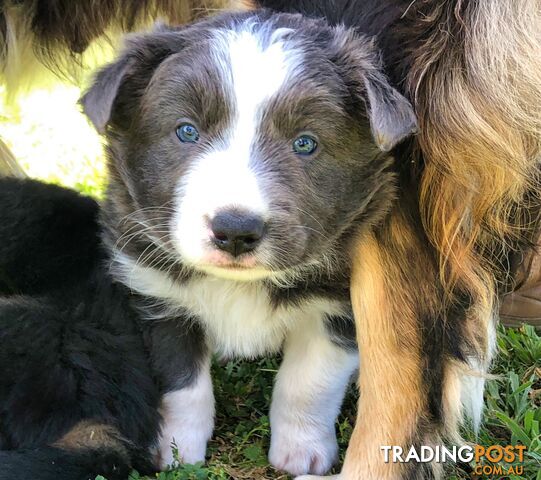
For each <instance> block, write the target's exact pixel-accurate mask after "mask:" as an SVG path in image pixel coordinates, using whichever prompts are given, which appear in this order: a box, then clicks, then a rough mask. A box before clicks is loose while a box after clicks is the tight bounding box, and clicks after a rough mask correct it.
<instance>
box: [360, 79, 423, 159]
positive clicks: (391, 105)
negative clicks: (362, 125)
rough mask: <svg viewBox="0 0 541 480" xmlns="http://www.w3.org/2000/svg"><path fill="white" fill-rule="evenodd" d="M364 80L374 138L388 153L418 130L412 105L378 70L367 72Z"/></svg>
mask: <svg viewBox="0 0 541 480" xmlns="http://www.w3.org/2000/svg"><path fill="white" fill-rule="evenodd" d="M364 83H365V88H366V97H367V103H368V105H367V108H368V118H369V120H370V128H371V130H372V135H373V137H374V141H375V142H376V145H377V146H378V147H379V148H380V149H381V150H382V151H384V152H388V151H390V150H392V149H393V147H394V146H395V145H397V144H398V143H400V142H401V141H402V140H404V139H405V138H407V137H409V136H410V135H412V134H414V133H415V132H417V120H416V118H415V113H414V112H413V107H412V106H411V104H410V102H408V100H406V98H405V97H404V96H403V95H401V94H400V93H399V92H398V91H397V90H396V89H394V88H393V87H391V85H389V83H388V81H387V79H386V78H385V76H384V75H383V74H379V72H377V73H376V72H373V73H372V74H368V75H366V77H365V80H364Z"/></svg>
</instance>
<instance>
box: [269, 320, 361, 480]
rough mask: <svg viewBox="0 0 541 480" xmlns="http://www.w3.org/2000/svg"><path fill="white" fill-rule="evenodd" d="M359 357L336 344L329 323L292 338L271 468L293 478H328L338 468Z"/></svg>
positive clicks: (279, 390)
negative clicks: (339, 420)
mask: <svg viewBox="0 0 541 480" xmlns="http://www.w3.org/2000/svg"><path fill="white" fill-rule="evenodd" d="M358 361H359V359H358V353H357V351H356V350H355V349H349V350H348V349H346V348H343V347H342V346H340V345H339V344H338V343H334V342H333V341H332V340H331V337H330V335H329V333H328V332H327V329H326V326H325V324H324V321H323V320H319V321H318V320H317V319H314V318H310V319H307V320H306V321H302V322H300V323H299V324H298V325H297V327H296V328H295V329H294V330H293V331H292V332H291V333H290V334H289V336H288V338H287V340H286V344H285V348H284V360H283V362H282V365H281V367H280V370H279V372H278V375H277V379H276V385H275V387H274V392H273V398H272V406H271V412H270V422H271V430H272V436H271V448H270V453H269V460H270V463H271V464H272V465H273V466H274V467H276V468H278V469H280V470H285V471H287V472H289V473H291V474H293V475H300V474H304V473H316V474H323V473H326V472H327V471H328V470H329V469H330V468H331V467H332V465H333V464H334V463H335V462H336V460H337V456H338V444H337V441H336V433H335V421H336V417H337V415H338V413H339V410H340V405H341V404H342V400H343V397H344V393H345V390H346V387H347V385H348V382H349V380H350V378H351V376H352V374H353V372H354V371H355V369H356V368H357V366H358Z"/></svg>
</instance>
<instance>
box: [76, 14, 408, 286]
mask: <svg viewBox="0 0 541 480" xmlns="http://www.w3.org/2000/svg"><path fill="white" fill-rule="evenodd" d="M145 42H146V43H145ZM153 42H154V44H156V43H157V44H158V45H159V46H160V47H161V48H158V47H154V52H152V47H151V45H153ZM134 49H135V50H137V49H139V54H138V55H133V50H134ZM131 52H132V56H133V57H135V60H134V59H131V60H126V58H129V57H130V50H128V54H127V56H125V57H124V60H122V59H121V60H120V62H122V61H124V64H122V63H120V62H119V63H118V64H117V65H119V64H120V65H121V68H122V72H117V73H120V75H119V76H120V77H122V78H123V80H122V81H120V83H119V84H118V86H117V87H115V94H114V99H113V100H111V106H110V112H112V113H111V116H109V114H108V115H107V118H106V121H105V123H104V124H103V126H105V124H107V123H108V124H109V125H110V127H111V128H110V129H109V132H110V143H112V144H113V145H116V147H113V148H114V149H115V150H116V152H117V154H116V155H115V159H114V161H115V163H116V165H115V167H116V169H117V171H118V172H120V176H121V177H122V180H123V182H124V185H125V187H126V190H127V191H129V194H130V199H131V201H132V202H131V203H132V206H133V210H134V211H135V210H138V211H140V212H141V215H145V223H147V224H148V225H149V226H150V230H151V231H152V230H153V232H151V233H153V234H154V235H155V236H156V238H160V242H159V243H160V245H162V247H163V246H164V245H166V247H165V248H166V249H167V250H168V253H169V254H173V255H175V256H177V257H178V258H179V260H180V261H181V262H182V263H183V264H185V265H188V266H191V267H193V268H195V269H197V270H200V271H203V272H206V273H210V274H213V275H217V276H221V277H226V278H233V279H238V280H252V279H257V278H264V277H269V276H279V275H281V274H283V273H284V272H288V271H292V270H295V269H298V268H299V267H302V266H305V265H313V264H318V263H322V262H324V261H325V259H326V258H327V259H328V257H329V256H332V253H333V252H335V251H336V250H337V249H340V248H344V247H345V245H343V242H344V235H345V234H346V232H349V231H351V229H352V226H354V225H356V224H358V223H360V222H361V220H362V221H364V222H366V223H370V222H374V221H375V219H376V218H377V217H378V216H379V215H380V214H381V212H382V211H383V210H385V209H386V208H387V206H388V203H389V201H390V199H391V197H392V176H391V175H390V174H389V173H386V171H385V170H386V167H387V166H388V160H387V159H386V157H385V156H384V155H382V154H381V149H384V150H387V149H389V148H390V147H391V146H392V145H394V144H395V143H396V142H397V141H399V140H400V139H402V138H403V137H404V136H406V135H407V134H409V133H410V132H411V131H412V129H413V128H414V120H413V115H412V113H411V109H410V107H409V104H407V102H406V101H405V100H404V99H403V98H402V97H400V96H399V95H398V94H397V93H396V91H394V90H392V89H391V88H390V87H389V86H388V85H387V84H386V82H385V79H384V78H383V77H382V76H381V74H380V72H379V71H378V70H377V65H375V64H374V61H375V55H374V51H373V48H372V47H371V45H370V44H369V43H367V42H365V41H364V40H362V39H359V38H356V37H355V36H354V35H353V34H352V33H351V32H348V31H345V30H341V29H331V28H330V27H328V26H326V25H325V24H324V23H322V22H315V21H312V20H306V19H302V18H300V17H298V16H291V15H275V16H269V15H268V14H267V13H259V14H249V15H243V16H228V17H221V18H219V19H217V20H213V21H210V22H205V23H201V24H196V25H194V26H192V27H189V28H187V29H184V30H181V31H178V32H171V31H168V32H162V33H159V34H154V35H150V36H149V37H146V38H143V39H142V40H137V41H136V42H134V44H133V46H132V50H131ZM164 52H165V53H164ZM145 55H146V60H141V58H142V57H144V56H145ZM153 56H154V58H153ZM137 57H139V58H137ZM152 60H154V61H152ZM145 62H146V63H145ZM149 65H151V66H149ZM110 68H114V66H113V67H110ZM102 75H104V74H102ZM97 85H100V79H99V77H98V81H97ZM94 88H96V87H94ZM84 103H85V106H86V109H87V112H90V116H91V118H92V116H93V115H92V108H93V105H92V90H91V91H90V92H89V94H87V97H86V98H85V99H84ZM367 108H368V111H367ZM97 111H98V113H99V112H100V110H97ZM368 112H369V113H368ZM94 120H95V122H97V123H98V126H100V125H99V123H100V118H97V120H96V115H95V114H94ZM102 123H103V122H102ZM374 135H375V136H376V138H375V139H374ZM145 211H146V213H145Z"/></svg>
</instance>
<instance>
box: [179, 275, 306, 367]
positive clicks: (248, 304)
mask: <svg viewBox="0 0 541 480" xmlns="http://www.w3.org/2000/svg"><path fill="white" fill-rule="evenodd" d="M181 290H182V293H183V295H182V297H183V298H182V300H183V301H182V303H183V306H185V307H186V308H188V309H189V310H190V311H191V312H193V313H194V314H196V315H197V316H198V317H199V319H200V321H201V322H202V324H203V325H204V327H205V329H206V332H207V335H208V339H209V343H210V345H211V347H212V348H213V349H214V350H215V351H216V353H218V354H220V355H223V356H226V357H232V356H243V357H256V356H259V355H263V354H266V353H269V352H276V351H277V350H279V349H280V347H281V345H282V342H283V340H284V337H285V335H286V332H287V331H288V330H289V329H290V328H291V326H292V325H293V324H294V322H295V320H296V318H298V315H299V314H300V312H298V311H297V312H296V311H295V309H286V308H283V307H275V306H273V305H272V303H271V301H270V298H269V294H268V292H267V291H266V289H265V288H264V287H263V286H261V285H260V284H253V283H241V282H234V281H228V280H223V279H215V278H205V279H199V280H193V281H191V282H189V283H188V284H187V285H185V286H182V287H181Z"/></svg>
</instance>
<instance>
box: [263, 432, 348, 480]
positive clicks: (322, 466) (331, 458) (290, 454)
mask: <svg viewBox="0 0 541 480" xmlns="http://www.w3.org/2000/svg"><path fill="white" fill-rule="evenodd" d="M278 423H280V425H276V424H275V425H272V428H273V430H272V436H271V448H270V452H269V461H270V463H271V465H272V466H273V467H275V468H277V469H279V470H283V471H286V472H288V473H290V474H291V475H303V474H306V473H313V474H316V475H323V474H325V473H327V472H328V471H329V470H330V469H331V467H332V466H333V465H334V463H335V462H336V460H337V459H338V443H337V441H336V434H335V431H334V426H333V427H332V428H327V427H326V428H323V427H318V426H315V425H303V424H302V422H300V423H282V422H278ZM316 478H317V477H316Z"/></svg>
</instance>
